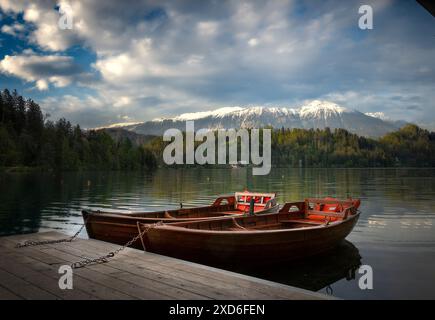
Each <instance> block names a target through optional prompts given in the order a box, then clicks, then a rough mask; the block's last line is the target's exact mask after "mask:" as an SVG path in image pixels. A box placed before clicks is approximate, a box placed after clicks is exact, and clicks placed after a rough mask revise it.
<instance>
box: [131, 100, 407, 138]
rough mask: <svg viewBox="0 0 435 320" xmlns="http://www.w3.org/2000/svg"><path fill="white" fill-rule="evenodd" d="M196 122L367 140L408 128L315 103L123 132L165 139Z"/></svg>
mask: <svg viewBox="0 0 435 320" xmlns="http://www.w3.org/2000/svg"><path fill="white" fill-rule="evenodd" d="M188 120H194V121H195V130H198V129H202V128H205V129H210V130H215V129H229V128H235V129H239V128H261V127H266V126H271V127H273V128H277V129H279V128H301V129H324V128H326V127H329V128H330V129H336V128H342V129H346V130H348V131H350V132H352V133H356V134H358V135H361V136H367V137H379V136H383V135H385V134H386V133H388V132H391V131H395V130H397V129H399V128H400V127H402V126H403V125H405V124H406V122H404V121H391V120H389V119H388V117H387V116H385V115H384V114H383V113H381V112H375V113H366V114H365V113H362V112H359V111H357V110H354V109H348V108H344V107H342V106H339V105H338V104H335V103H332V102H328V101H320V100H314V101H311V102H309V103H308V104H305V105H303V106H301V107H300V108H284V107H263V106H259V107H225V108H220V109H216V110H212V111H203V112H194V113H184V114H181V115H178V116H175V117H172V118H158V119H154V120H151V121H146V122H143V123H135V124H132V125H124V126H122V128H123V129H125V130H128V131H132V132H135V133H137V134H143V135H162V134H163V133H164V132H165V130H167V129H170V128H177V129H180V130H185V128H186V123H185V122H186V121H188Z"/></svg>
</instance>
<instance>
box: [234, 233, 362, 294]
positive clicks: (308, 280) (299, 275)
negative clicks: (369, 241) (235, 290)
mask: <svg viewBox="0 0 435 320" xmlns="http://www.w3.org/2000/svg"><path fill="white" fill-rule="evenodd" d="M360 266H361V256H360V254H359V250H358V249H357V247H355V246H354V245H353V244H352V243H351V242H349V241H346V240H345V241H343V242H342V243H341V244H340V245H339V246H338V247H336V248H335V249H333V250H331V251H329V252H327V253H325V254H322V255H320V256H316V257H311V258H309V259H305V260H302V261H296V262H291V263H290V262H288V263H284V264H279V265H275V266H269V267H265V268H261V269H257V268H255V269H253V268H250V267H249V266H238V267H237V266H235V267H233V268H228V269H229V270H232V271H236V272H240V273H243V274H249V275H252V276H255V277H259V278H262V279H267V280H270V281H274V282H279V283H283V284H288V285H291V286H296V287H298V288H303V289H307V290H312V291H319V290H321V289H324V288H325V289H326V288H329V289H328V290H333V284H334V283H335V282H337V281H339V280H342V279H345V280H347V281H355V278H356V277H355V273H356V271H357V270H358V268H359V267H360Z"/></svg>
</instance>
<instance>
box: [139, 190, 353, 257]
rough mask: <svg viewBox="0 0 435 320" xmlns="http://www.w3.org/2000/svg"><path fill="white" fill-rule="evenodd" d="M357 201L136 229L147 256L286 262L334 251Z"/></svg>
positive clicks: (316, 202)
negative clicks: (147, 252)
mask: <svg viewBox="0 0 435 320" xmlns="http://www.w3.org/2000/svg"><path fill="white" fill-rule="evenodd" d="M359 204H360V201H359V200H350V199H349V200H337V199H332V198H325V199H306V200H305V201H303V202H293V203H286V204H285V205H284V206H283V208H282V209H281V210H280V211H279V212H278V213H271V214H264V215H250V216H237V217H224V218H219V219H213V220H207V221H193V222H182V223H175V224H170V225H147V224H143V223H140V222H139V223H138V230H139V231H140V232H141V233H143V236H142V245H143V248H144V249H145V250H146V251H150V252H155V253H159V254H163V255H167V256H172V257H176V258H180V259H185V260H190V261H195V262H200V263H205V264H212V265H227V264H228V262H231V263H232V264H236V263H247V264H251V263H252V264H263V263H267V264H268V263H276V262H280V261H291V260H296V259H300V258H304V257H307V256H312V255H316V254H319V253H322V252H325V251H327V250H329V249H331V248H333V247H335V246H336V245H338V244H339V243H340V242H341V241H342V240H343V239H344V238H346V236H347V235H348V234H349V233H350V232H351V230H352V229H353V227H354V226H355V224H356V222H357V220H358V217H359V212H358V210H357V208H358V206H359Z"/></svg>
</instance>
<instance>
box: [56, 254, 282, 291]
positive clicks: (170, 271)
mask: <svg viewBox="0 0 435 320" xmlns="http://www.w3.org/2000/svg"><path fill="white" fill-rule="evenodd" d="M58 249H59V250H60V248H58ZM67 250H68V252H71V250H77V252H83V251H85V252H86V253H87V254H88V253H89V255H92V256H98V255H101V254H102V252H101V251H100V250H99V249H94V250H90V246H86V249H83V248H80V249H77V248H72V247H70V248H68V249H67ZM139 254H140V253H139ZM120 255H121V256H119V259H117V258H114V259H111V260H110V262H109V263H107V264H104V266H110V267H113V268H115V269H118V270H119V271H123V270H124V271H128V273H130V276H131V275H136V276H141V277H147V278H150V279H154V280H155V279H158V280H159V281H162V282H164V283H166V284H168V285H170V286H173V287H176V288H179V289H183V290H189V291H191V292H194V293H196V294H198V295H201V296H204V297H208V298H213V299H238V298H240V299H243V298H245V299H248V298H252V299H267V298H269V299H279V298H281V299H282V298H283V297H279V296H276V295H274V294H273V293H270V292H269V293H261V292H256V291H255V290H254V291H252V288H246V287H243V286H242V287H241V286H239V285H238V284H237V283H234V281H233V282H231V283H229V282H222V281H221V279H219V280H216V279H210V278H209V277H205V276H198V275H196V274H194V273H191V272H185V271H184V270H177V269H174V268H172V267H171V266H170V265H169V266H168V265H164V264H159V265H154V264H151V263H143V262H142V261H139V262H138V260H137V258H136V257H130V256H127V255H123V254H120ZM123 279H124V280H125V278H124V277H123Z"/></svg>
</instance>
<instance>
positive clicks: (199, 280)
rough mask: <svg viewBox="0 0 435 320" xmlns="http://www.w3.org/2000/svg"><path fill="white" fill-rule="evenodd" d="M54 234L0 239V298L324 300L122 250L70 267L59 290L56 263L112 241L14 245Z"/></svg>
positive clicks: (99, 251)
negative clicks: (67, 282) (69, 281)
mask: <svg viewBox="0 0 435 320" xmlns="http://www.w3.org/2000/svg"><path fill="white" fill-rule="evenodd" d="M65 237H66V236H65V235H64V234H62V233H58V232H45V233H35V234H27V235H17V236H8V237H0V257H1V258H0V299H50V300H51V299H85V300H88V299H92V300H96V299H122V300H130V299H182V300H184V299H274V300H275V299H276V300H277V299H292V300H295V299H298V300H299V299H330V297H328V296H325V295H322V294H318V293H315V292H310V291H307V290H303V289H299V288H295V287H291V286H287V285H282V284H278V283H274V282H270V281H266V280H262V279H258V278H254V277H250V276H245V275H241V274H237V273H234V272H229V271H225V270H221V269H216V268H212V267H208V266H203V265H199V264H196V263H191V262H187V261H183V260H178V259H174V258H170V257H166V256H161V255H157V254H153V253H148V252H143V251H140V250H136V249H131V248H126V249H125V250H123V251H122V252H120V253H119V254H118V255H116V256H115V257H114V258H112V259H110V261H109V262H107V263H102V264H94V265H88V266H86V267H84V268H79V269H74V273H73V289H72V290H68V289H64V290H61V289H60V288H59V284H58V282H59V278H60V277H61V274H59V267H60V266H61V265H69V264H71V263H72V262H76V261H79V260H82V259H83V258H95V257H99V256H101V255H104V254H106V253H108V252H110V251H113V250H115V249H117V248H119V246H118V245H114V244H110V243H106V242H102V241H98V240H93V239H76V240H74V241H72V242H69V243H57V244H50V245H41V246H35V247H25V248H16V247H15V246H16V244H17V243H21V242H23V241H25V240H53V239H61V238H65Z"/></svg>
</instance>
